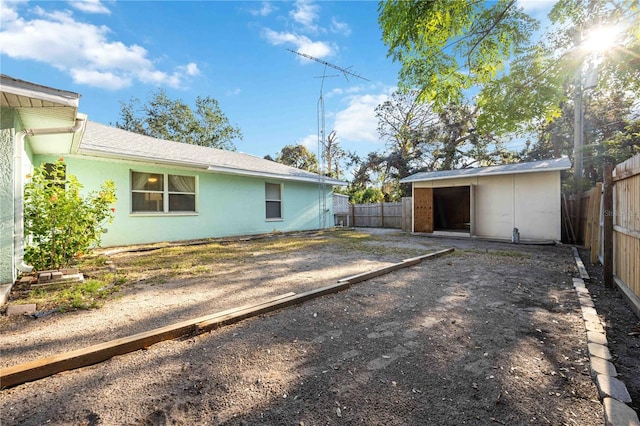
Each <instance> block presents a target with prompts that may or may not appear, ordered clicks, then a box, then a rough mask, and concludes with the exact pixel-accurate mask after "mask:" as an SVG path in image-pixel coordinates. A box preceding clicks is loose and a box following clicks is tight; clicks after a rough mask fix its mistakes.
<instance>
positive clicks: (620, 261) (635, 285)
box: [574, 155, 640, 315]
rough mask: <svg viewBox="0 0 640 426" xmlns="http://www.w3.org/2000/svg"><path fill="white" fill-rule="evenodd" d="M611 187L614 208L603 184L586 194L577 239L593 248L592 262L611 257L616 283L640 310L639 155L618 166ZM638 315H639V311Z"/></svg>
mask: <svg viewBox="0 0 640 426" xmlns="http://www.w3.org/2000/svg"><path fill="white" fill-rule="evenodd" d="M606 180H608V179H605V185H606ZM611 188H612V189H611V191H612V198H613V203H612V205H611V207H608V206H607V205H606V198H605V196H604V195H605V191H604V188H603V185H602V184H600V183H599V184H597V185H596V186H595V187H594V188H592V189H591V190H589V191H587V192H585V193H584V194H583V196H582V202H581V209H580V218H581V226H580V229H579V230H576V234H577V235H576V236H577V238H578V240H580V241H581V242H583V243H584V246H585V247H586V248H588V249H591V262H592V263H596V262H597V261H598V259H599V260H600V262H602V263H606V262H605V261H606V259H605V257H606V255H607V254H611V255H612V256H611V257H612V259H613V261H612V264H613V274H614V278H615V280H616V282H617V283H618V285H619V286H620V288H621V289H622V290H623V291H624V292H625V293H626V294H627V295H628V296H629V297H630V298H631V299H632V300H635V301H636V304H637V305H638V307H636V309H640V155H636V156H635V157H632V158H630V159H628V160H627V161H625V162H623V163H620V164H618V165H617V166H616V167H615V169H614V170H613V173H612V174H611ZM574 214H575V213H574ZM607 219H612V222H613V230H612V240H613V241H612V246H611V247H612V249H611V252H612V253H607V251H605V248H604V241H605V233H604V228H605V222H606V220H607ZM609 223H611V222H609ZM605 272H606V271H605ZM628 293H632V294H628ZM637 313H638V315H640V311H637Z"/></svg>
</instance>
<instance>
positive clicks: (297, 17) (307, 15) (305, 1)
mask: <svg viewBox="0 0 640 426" xmlns="http://www.w3.org/2000/svg"><path fill="white" fill-rule="evenodd" d="M319 11H320V8H319V7H318V6H317V5H315V4H313V2H311V1H309V0H298V1H296V2H295V9H293V10H292V11H291V12H289V16H291V17H292V18H293V20H294V21H296V22H297V23H298V24H300V25H302V26H303V27H304V29H305V30H306V31H309V32H313V33H315V32H317V31H318V26H317V25H316V23H315V21H316V20H317V19H318V12H319Z"/></svg>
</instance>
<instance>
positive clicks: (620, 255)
mask: <svg viewBox="0 0 640 426" xmlns="http://www.w3.org/2000/svg"><path fill="white" fill-rule="evenodd" d="M612 180H613V211H612V212H609V211H604V214H605V215H608V214H612V215H613V272H614V274H615V275H616V276H617V277H618V278H620V280H622V281H623V283H624V284H626V286H627V287H629V288H630V289H631V291H633V293H634V294H635V295H636V296H638V297H639V298H640V155H636V156H635V157H633V158H630V159H628V160H627V161H625V162H624V163H620V164H618V165H617V166H616V168H615V169H614V171H613V176H612Z"/></svg>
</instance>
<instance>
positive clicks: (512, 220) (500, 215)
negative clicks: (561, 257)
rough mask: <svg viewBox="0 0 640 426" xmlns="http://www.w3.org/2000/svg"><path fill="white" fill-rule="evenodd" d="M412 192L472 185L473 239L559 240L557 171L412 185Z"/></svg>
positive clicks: (558, 179) (558, 177) (425, 182)
mask: <svg viewBox="0 0 640 426" xmlns="http://www.w3.org/2000/svg"><path fill="white" fill-rule="evenodd" d="M413 184H414V187H416V188H443V187H451V186H468V185H472V184H473V185H475V186H476V187H475V197H474V200H475V206H474V208H472V211H475V218H472V220H473V221H474V226H475V235H476V236H478V237H488V238H499V239H508V240H510V239H511V235H512V231H513V228H518V230H519V232H520V238H521V239H522V240H558V241H559V240H560V238H561V235H560V232H561V217H560V214H561V212H560V197H561V193H560V190H561V188H560V171H550V172H535V173H519V174H511V175H494V176H474V177H468V178H464V177H458V178H452V179H442V180H436V181H420V182H414V183H413Z"/></svg>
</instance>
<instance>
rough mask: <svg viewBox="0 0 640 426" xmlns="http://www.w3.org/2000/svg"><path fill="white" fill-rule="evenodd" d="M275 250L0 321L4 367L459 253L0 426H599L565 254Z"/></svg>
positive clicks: (54, 383) (16, 391)
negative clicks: (70, 308)
mask: <svg viewBox="0 0 640 426" xmlns="http://www.w3.org/2000/svg"><path fill="white" fill-rule="evenodd" d="M344 235H350V237H349V238H350V239H349V240H347V242H345V241H344V240H341V238H343V237H344ZM287 238H291V240H288V242H290V243H291V246H290V248H291V249H290V250H289V249H287V250H282V251H278V250H276V249H275V248H273V247H272V248H273V249H270V248H269V246H268V244H267V243H264V244H265V245H260V244H262V243H260V244H258V245H254V243H253V242H238V243H237V244H240V245H241V246H242V247H241V249H242V250H241V251H242V252H243V253H244V256H239V257H238V256H237V257H236V260H237V261H234V259H233V258H228V259H225V260H224V261H220V262H219V263H218V264H216V265H208V266H207V265H206V264H205V263H204V262H198V265H192V267H197V266H206V267H208V268H210V269H208V270H207V271H206V273H203V274H199V275H197V276H195V277H194V276H190V275H189V274H188V273H186V272H185V273H184V274H183V273H182V272H180V273H178V274H175V275H173V276H172V274H171V273H169V272H170V271H171V269H172V268H158V270H161V271H167V270H168V271H169V272H161V273H159V274H160V275H153V274H154V273H151V275H152V276H145V277H142V276H141V277H140V278H139V281H136V282H135V283H132V284H131V285H128V286H125V287H124V289H123V295H122V296H121V298H120V299H118V300H113V301H110V302H108V303H107V304H106V305H105V306H104V307H103V308H101V309H98V310H94V311H78V312H73V313H67V314H64V315H53V316H51V317H47V318H42V319H41V320H30V319H21V320H19V321H16V322H10V323H3V325H2V327H3V329H2V338H1V339H0V340H1V342H2V353H3V356H2V363H3V365H13V364H16V363H18V362H24V361H26V360H29V359H34V358H37V357H40V356H44V355H49V354H51V353H56V352H60V351H61V350H69V349H72V348H76V347H83V346H87V345H88V344H92V343H95V342H96V339H103V340H106V338H109V339H111V338H115V337H118V336H121V335H128V334H132V333H134V332H138V331H143V330H147V329H150V328H154V327H157V326H161V325H163V324H164V323H167V322H175V321H177V320H180V319H187V318H192V317H195V316H199V315H202V314H206V313H211V312H215V311H218V310H222V309H226V308H229V307H232V306H237V305H240V304H245V303H247V302H250V301H253V300H255V301H258V300H260V299H262V298H265V297H268V296H271V295H276V294H281V293H285V292H288V291H296V292H300V291H304V290H305V289H310V288H315V287H319V286H321V285H325V284H327V283H332V282H335V280H336V279H338V278H342V277H345V276H348V275H353V274H355V273H359V272H363V271H366V270H370V269H374V268H376V267H379V266H383V265H385V264H389V263H393V262H398V261H400V260H402V259H404V258H408V257H412V256H415V255H417V254H423V253H425V252H426V251H433V250H436V249H440V248H444V247H448V246H451V245H454V246H457V248H458V250H457V251H456V252H455V253H454V254H453V255H448V256H445V257H442V258H438V259H433V260H429V261H427V262H423V263H422V264H420V265H418V266H415V267H412V268H409V269H404V270H401V271H397V272H394V273H393V274H390V275H386V276H382V277H378V278H375V279H373V280H371V281H368V282H364V283H361V284H357V285H355V286H353V287H352V288H351V289H349V290H347V291H344V292H341V293H338V294H335V295H332V296H327V297H323V298H321V299H316V300H314V301H311V302H308V303H305V304H304V305H301V306H297V307H291V308H287V309H284V310H281V311H277V312H273V313H271V314H268V315H264V316H262V317H259V318H254V319H251V320H248V321H245V322H243V323H240V324H237V325H234V326H230V327H226V328H223V329H220V330H216V331H214V332H211V333H207V334H203V335H200V336H196V337H191V338H188V339H182V340H179V341H168V342H163V343H161V344H158V345H155V346H153V347H151V348H150V349H149V350H146V351H138V352H135V353H131V354H128V355H124V356H120V357H116V358H114V359H112V360H110V361H107V362H105V363H102V364H99V365H95V366H91V367H86V368H82V369H78V370H75V371H70V372H66V373H62V374H58V375H55V376H52V377H49V378H46V379H43V380H39V381H37V382H34V383H27V384H24V385H20V386H17V387H15V388H11V389H5V390H3V391H2V392H1V393H0V402H1V403H2V406H3V410H2V412H1V414H0V416H1V417H0V420H1V422H2V424H3V425H5V424H43V423H46V422H49V423H50V424H274V425H275V424H305V425H314V424H355V423H363V424H384V425H388V424H398V425H400V424H402V425H405V424H456V425H457V424H492V423H497V424H554V425H558V424H579V425H589V424H601V423H602V418H603V417H602V408H601V405H600V403H599V402H598V399H597V393H596V389H595V386H594V385H593V383H592V381H591V378H590V376H589V366H588V358H587V355H586V354H587V352H586V340H585V331H584V326H583V324H582V319H581V314H580V308H579V304H578V301H577V297H576V295H575V292H574V291H573V289H572V285H571V276H572V273H574V271H575V268H574V265H573V263H572V260H573V259H572V256H571V252H570V251H569V250H568V249H567V248H562V247H549V246H545V247H527V246H513V245H510V244H497V243H482V242H473V241H447V240H440V239H428V238H423V237H419V236H412V235H405V234H402V233H391V234H386V235H373V236H372V235H368V234H362V233H360V232H354V233H351V234H345V233H343V234H340V233H335V234H334V233H323V234H319V235H316V236H311V237H309V236H303V237H287ZM297 238H302V239H309V238H311V241H315V242H316V243H317V244H313V245H307V244H306V242H305V243H304V244H303V243H302V242H300V241H297V242H296V239H297ZM234 244H235V243H234ZM233 250H235V249H234V248H233V247H229V251H233ZM147 255H151V256H153V255H152V254H151V253H148V254H147ZM132 256H133V255H132ZM135 256H140V257H139V258H142V257H143V256H146V255H144V254H136V255H135ZM166 256H168V257H169V258H170V257H171V256H173V255H172V254H167V255H166ZM156 258H160V257H159V256H156ZM179 258H180V256H177V258H176V259H179ZM176 259H174V260H176ZM183 260H184V259H183ZM113 261H114V262H115V265H116V266H118V264H119V263H120V264H123V263H124V262H123V260H122V259H121V260H118V258H117V256H115V255H114V257H113ZM176 261H177V260H176ZM156 263H157V262H156ZM149 264H151V263H149ZM177 269H180V268H174V271H175V270H177ZM152 270H154V268H153V267H149V268H148V270H147V273H149V272H148V271H152ZM180 270H181V271H182V269H180ZM130 274H133V271H131V272H130ZM154 277H155V278H154ZM158 277H160V278H158ZM163 277H164V278H163Z"/></svg>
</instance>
